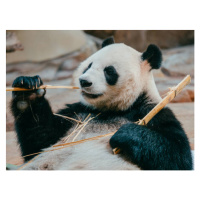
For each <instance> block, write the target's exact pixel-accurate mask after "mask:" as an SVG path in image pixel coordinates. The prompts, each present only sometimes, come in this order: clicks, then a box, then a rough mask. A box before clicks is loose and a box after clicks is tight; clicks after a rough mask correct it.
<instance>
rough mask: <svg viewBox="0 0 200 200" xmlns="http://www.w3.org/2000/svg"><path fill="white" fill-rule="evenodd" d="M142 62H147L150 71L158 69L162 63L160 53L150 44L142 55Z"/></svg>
mask: <svg viewBox="0 0 200 200" xmlns="http://www.w3.org/2000/svg"><path fill="white" fill-rule="evenodd" d="M142 60H147V62H148V63H149V64H150V66H151V68H152V69H159V68H160V66H161V63H162V53H161V51H160V49H159V48H158V47H157V46H156V45H154V44H150V45H149V46H148V47H147V50H146V51H145V52H144V53H143V54H142Z"/></svg>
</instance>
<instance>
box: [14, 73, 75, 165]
mask: <svg viewBox="0 0 200 200" xmlns="http://www.w3.org/2000/svg"><path fill="white" fill-rule="evenodd" d="M22 80H23V81H22ZM37 80H38V76H35V77H18V78H17V79H15V81H14V83H13V87H22V88H27V87H28V88H31V87H32V88H35V87H36V85H34V84H36V82H37ZM33 83H34V84H33ZM40 83H42V82H41V81H40ZM29 85H31V87H29ZM40 85H41V84H40ZM13 93H14V94H13V96H14V98H13V100H12V103H11V110H12V113H13V115H14V117H15V129H16V132H17V138H18V142H19V144H20V147H21V152H22V156H25V155H28V154H32V153H36V152H39V151H41V150H42V149H43V148H46V147H49V146H50V145H52V144H55V143H56V142H57V141H58V140H59V139H60V138H61V137H63V135H64V134H65V133H66V131H67V130H68V129H69V128H70V127H71V126H72V122H70V121H67V120H66V119H64V118H61V117H58V116H55V115H53V113H52V110H51V107H50V105H49V103H48V101H47V100H46V99H45V98H44V96H42V97H41V96H37V95H36V94H35V93H36V91H33V92H13ZM33 97H35V98H33ZM20 100H23V101H26V102H27V103H28V108H27V109H25V110H20V109H18V107H17V103H18V102H19V101H20ZM71 113H73V112H72V111H71V110H70V109H68V112H67V113H66V114H67V115H68V116H71V115H72V114H71ZM32 157H34V156H29V157H25V161H27V160H29V159H31V158H32Z"/></svg>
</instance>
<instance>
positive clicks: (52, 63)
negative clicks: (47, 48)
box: [6, 38, 97, 86]
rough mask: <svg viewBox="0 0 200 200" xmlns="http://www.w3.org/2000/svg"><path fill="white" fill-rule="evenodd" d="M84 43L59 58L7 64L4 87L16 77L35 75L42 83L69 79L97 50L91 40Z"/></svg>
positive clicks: (10, 83)
mask: <svg viewBox="0 0 200 200" xmlns="http://www.w3.org/2000/svg"><path fill="white" fill-rule="evenodd" d="M86 41H87V42H86V44H85V46H83V47H81V48H80V49H79V50H77V51H74V52H71V53H69V54H66V55H64V56H61V57H57V58H53V59H50V60H47V61H42V62H31V61H25V62H19V63H10V64H7V65H6V85H7V86H10V85H12V83H13V81H14V79H15V78H16V77H17V76H34V75H36V74H37V75H40V76H41V77H42V80H43V81H52V80H56V79H59V80H60V79H65V78H68V77H70V76H71V74H72V73H73V70H74V68H77V66H78V65H79V63H80V62H82V61H83V60H85V59H86V58H87V57H89V56H90V55H91V54H93V53H94V52H96V50H97V48H96V46H95V43H94V42H93V41H92V40H91V39H89V38H87V40H86ZM13 54H15V53H13ZM66 71H68V73H66ZM60 72H61V73H60ZM62 72H64V73H62ZM69 74H70V75H69Z"/></svg>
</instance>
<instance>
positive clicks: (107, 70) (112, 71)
mask: <svg viewBox="0 0 200 200" xmlns="http://www.w3.org/2000/svg"><path fill="white" fill-rule="evenodd" d="M104 72H105V73H106V74H107V75H109V76H112V75H113V74H116V73H117V72H116V70H115V68H114V67H113V66H108V67H106V68H105V69H104Z"/></svg>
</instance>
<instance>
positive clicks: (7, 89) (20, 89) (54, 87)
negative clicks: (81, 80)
mask: <svg viewBox="0 0 200 200" xmlns="http://www.w3.org/2000/svg"><path fill="white" fill-rule="evenodd" d="M59 88H63V89H80V88H79V87H76V86H53V85H42V86H40V87H38V88H35V89H59ZM31 90H33V89H24V88H18V87H14V88H6V91H31Z"/></svg>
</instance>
